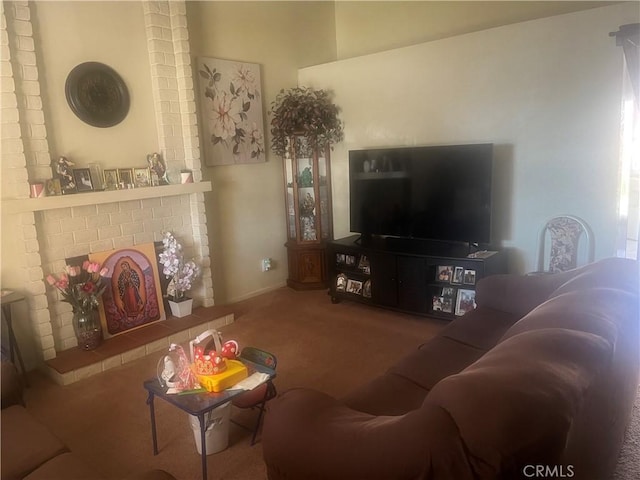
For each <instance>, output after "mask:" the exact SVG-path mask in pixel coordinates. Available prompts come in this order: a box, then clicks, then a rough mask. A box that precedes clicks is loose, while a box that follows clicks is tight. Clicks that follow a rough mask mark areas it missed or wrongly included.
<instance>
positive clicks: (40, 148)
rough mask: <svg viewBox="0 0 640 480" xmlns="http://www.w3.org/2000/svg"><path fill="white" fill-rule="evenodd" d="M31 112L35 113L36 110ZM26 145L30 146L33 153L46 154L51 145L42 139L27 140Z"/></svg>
mask: <svg viewBox="0 0 640 480" xmlns="http://www.w3.org/2000/svg"><path fill="white" fill-rule="evenodd" d="M29 111H30V112H34V111H35V110H29ZM25 144H26V145H28V148H29V151H31V152H46V151H47V149H48V148H49V144H48V143H47V141H46V140H45V139H42V138H29V137H27V138H26V139H25Z"/></svg>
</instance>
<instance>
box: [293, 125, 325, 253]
mask: <svg viewBox="0 0 640 480" xmlns="http://www.w3.org/2000/svg"><path fill="white" fill-rule="evenodd" d="M292 142H293V144H292ZM284 175H285V195H286V209H287V232H288V238H289V240H294V241H296V242H298V243H300V244H305V243H320V242H321V241H324V240H327V239H330V238H332V234H331V228H332V222H331V185H330V170H329V158H328V154H327V152H326V151H324V150H322V151H317V150H315V149H314V148H312V147H311V145H310V144H309V142H308V141H307V139H306V138H304V137H301V136H296V137H292V139H291V140H290V143H289V149H288V151H287V154H286V155H285V168H284Z"/></svg>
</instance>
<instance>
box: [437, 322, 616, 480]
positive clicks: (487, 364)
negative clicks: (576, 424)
mask: <svg viewBox="0 0 640 480" xmlns="http://www.w3.org/2000/svg"><path fill="white" fill-rule="evenodd" d="M612 348H613V347H612V345H611V343H610V342H608V341H606V340H605V339H603V338H602V337H599V336H597V335H593V334H591V333H584V332H577V331H574V330H566V329H560V328H553V329H540V330H534V331H529V332H525V333H521V334H519V335H516V336H514V337H511V338H509V339H507V340H505V341H503V342H502V343H500V344H499V345H497V346H496V347H495V348H493V349H492V350H491V351H489V352H488V353H487V354H486V355H485V356H484V357H482V358H481V359H480V360H479V361H478V362H476V363H474V364H473V365H471V366H470V367H469V368H467V369H465V370H464V371H463V372H461V373H460V374H457V375H452V376H451V377H448V378H446V379H444V380H442V381H441V382H440V383H438V384H437V385H436V386H435V387H434V388H433V389H432V390H431V392H430V393H429V395H427V398H426V400H425V404H427V403H433V404H436V405H438V406H440V407H442V408H444V409H445V410H446V411H447V412H448V413H449V414H450V415H451V417H452V418H453V420H454V422H455V423H456V425H457V427H458V430H459V432H460V435H461V437H462V439H463V442H464V444H465V445H466V447H467V449H468V455H469V459H470V462H471V463H472V464H473V465H474V470H475V472H476V474H477V478H521V477H522V473H523V472H522V467H523V466H524V465H527V464H542V465H554V464H557V463H558V462H559V460H560V458H561V454H562V452H563V449H564V447H565V441H566V436H567V432H568V431H569V427H570V425H571V422H572V419H573V417H574V415H575V414H576V412H577V411H578V408H579V406H580V404H581V402H582V400H583V397H584V395H585V394H586V391H587V389H588V388H589V387H590V386H591V384H592V382H593V381H594V379H595V378H596V377H597V376H598V374H599V372H600V371H601V370H602V369H604V368H605V367H606V366H607V365H608V360H609V358H610V356H611V353H612Z"/></svg>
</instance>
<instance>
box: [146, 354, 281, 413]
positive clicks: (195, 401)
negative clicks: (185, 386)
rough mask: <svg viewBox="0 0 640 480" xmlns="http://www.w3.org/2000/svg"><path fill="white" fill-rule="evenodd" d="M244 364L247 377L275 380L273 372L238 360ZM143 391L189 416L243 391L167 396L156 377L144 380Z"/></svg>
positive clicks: (225, 401) (220, 403) (217, 404)
mask: <svg viewBox="0 0 640 480" xmlns="http://www.w3.org/2000/svg"><path fill="white" fill-rule="evenodd" d="M238 360H241V361H242V363H244V364H245V365H246V366H247V368H248V370H249V375H251V374H252V373H254V372H260V373H266V374H268V375H269V378H270V379H273V378H275V376H276V372H275V370H273V369H271V368H268V367H264V366H262V365H258V364H256V363H253V362H249V361H247V360H244V359H241V358H239V359H238ZM143 386H144V388H145V390H147V391H148V392H149V393H153V394H154V395H155V396H157V397H160V398H162V399H163V400H165V401H167V402H169V403H171V404H172V405H175V406H176V407H178V408H179V409H180V410H183V411H185V412H187V413H189V414H190V415H196V416H197V415H201V414H204V413H207V412H209V411H211V410H213V409H214V408H216V407H219V406H221V405H223V404H224V403H227V402H228V401H230V400H231V399H232V398H233V397H235V396H238V395H240V394H241V393H243V392H245V390H239V389H238V390H233V389H230V388H228V389H226V390H223V391H222V392H199V393H183V394H180V393H175V394H167V393H166V392H167V387H163V386H161V385H160V382H159V381H158V378H157V377H154V378H151V379H149V380H146V381H145V382H144V383H143Z"/></svg>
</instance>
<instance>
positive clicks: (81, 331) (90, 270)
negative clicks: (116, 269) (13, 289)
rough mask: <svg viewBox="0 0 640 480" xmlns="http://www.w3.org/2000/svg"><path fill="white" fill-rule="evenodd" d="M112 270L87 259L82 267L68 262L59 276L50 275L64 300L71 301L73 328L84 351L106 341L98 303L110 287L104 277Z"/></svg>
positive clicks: (49, 279) (52, 284) (49, 280)
mask: <svg viewBox="0 0 640 480" xmlns="http://www.w3.org/2000/svg"><path fill="white" fill-rule="evenodd" d="M108 272H109V269H107V268H101V266H100V264H99V263H96V262H90V261H89V260H85V261H84V262H83V264H82V266H78V265H67V266H66V267H65V269H64V272H62V273H61V274H60V275H58V276H57V277H56V276H54V275H47V283H48V284H49V285H51V286H52V287H55V288H56V289H57V290H58V292H60V295H61V296H62V298H61V300H62V301H63V302H67V303H70V304H71V307H72V310H73V330H74V332H75V334H76V339H77V340H78V348H80V349H82V350H93V349H95V348H96V347H98V346H99V345H100V344H101V343H102V326H101V325H100V318H99V316H98V305H99V303H100V296H101V295H102V293H103V292H104V289H105V287H106V283H105V282H104V281H103V280H104V279H103V277H104V276H105V275H106V274H107V273H108Z"/></svg>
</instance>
